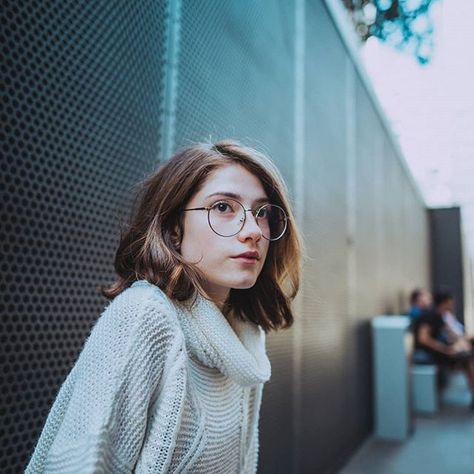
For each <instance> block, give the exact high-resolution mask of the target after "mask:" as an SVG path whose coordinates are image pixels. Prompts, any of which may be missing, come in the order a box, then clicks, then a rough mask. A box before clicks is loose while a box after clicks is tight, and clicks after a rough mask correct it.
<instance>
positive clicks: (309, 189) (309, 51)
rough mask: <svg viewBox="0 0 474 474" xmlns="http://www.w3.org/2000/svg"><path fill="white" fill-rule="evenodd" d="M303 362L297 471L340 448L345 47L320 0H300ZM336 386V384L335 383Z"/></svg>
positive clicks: (315, 466)
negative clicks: (303, 13) (303, 51)
mask: <svg viewBox="0 0 474 474" xmlns="http://www.w3.org/2000/svg"><path fill="white" fill-rule="evenodd" d="M306 9H307V22H306V77H305V85H306V90H305V99H306V110H305V120H306V132H305V135H306V143H305V173H304V174H305V186H304V188H305V212H304V226H303V230H304V234H305V237H306V243H307V253H308V259H307V261H306V263H305V278H304V284H303V304H304V308H303V311H304V313H303V336H302V340H301V343H302V344H303V363H302V364H303V368H302V390H303V393H302V408H301V410H302V413H303V414H304V416H303V417H302V420H301V430H302V432H303V435H302V437H301V440H302V442H301V451H300V453H299V456H300V464H299V467H300V469H299V472H302V473H303V472H308V473H314V472H326V471H328V470H329V469H334V468H335V467H336V466H337V463H339V462H340V459H341V457H344V454H343V453H344V451H345V449H346V447H347V443H348V436H347V432H346V431H345V429H344V428H343V427H344V426H345V423H346V416H347V414H348V408H349V406H350V399H349V395H348V391H347V390H346V378H345V376H346V352H345V348H346V347H347V344H348V336H349V333H348V325H347V311H348V288H347V271H348V266H347V264H348V263H347V262H348V248H347V194H346V192H347V188H346V179H347V168H346V147H347V143H346V131H347V130H346V80H347V77H346V53H345V50H344V48H343V46H342V43H341V41H340V39H339V36H338V34H337V31H336V30H335V28H334V27H333V25H332V23H331V20H330V18H329V15H328V13H327V12H326V10H325V8H324V6H323V5H322V2H307V3H306ZM329 84H330V87H328V85H329ZM343 387H344V388H343Z"/></svg>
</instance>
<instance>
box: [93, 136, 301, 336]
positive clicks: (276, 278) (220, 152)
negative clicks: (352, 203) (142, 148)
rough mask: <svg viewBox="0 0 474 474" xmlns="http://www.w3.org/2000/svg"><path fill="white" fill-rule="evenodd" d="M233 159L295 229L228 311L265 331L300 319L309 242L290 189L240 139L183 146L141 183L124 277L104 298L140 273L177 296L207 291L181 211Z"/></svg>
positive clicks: (121, 267)
mask: <svg viewBox="0 0 474 474" xmlns="http://www.w3.org/2000/svg"><path fill="white" fill-rule="evenodd" d="M229 164H238V165H241V166H243V167H244V168H245V169H246V170H248V171H249V172H251V173H252V174H253V175H255V176H256V177H258V178H259V179H260V181H261V183H262V186H263V188H264V190H265V192H266V193H267V196H268V198H269V199H270V202H271V203H273V204H277V205H279V206H281V207H282V208H283V209H285V211H286V213H287V215H288V227H287V230H286V233H285V235H284V236H283V237H282V238H281V239H279V240H277V241H273V242H271V243H270V246H269V250H268V254H267V257H266V260H265V263H264V266H263V268H262V271H261V273H260V275H259V277H258V279H257V281H256V283H255V285H254V286H253V287H251V288H248V289H244V290H242V289H231V290H230V293H229V297H228V299H227V301H226V304H225V307H224V310H223V311H224V313H225V314H226V315H227V314H228V313H229V312H232V314H233V315H235V316H237V317H238V318H240V319H243V320H245V319H248V320H251V321H253V322H254V323H256V324H260V325H261V327H262V329H263V330H264V331H265V332H268V331H270V330H278V329H280V328H288V327H290V326H291V325H292V324H293V314H292V311H291V307H290V303H291V301H292V300H293V298H294V297H295V296H296V293H297V292H298V288H299V281H300V268H301V252H302V244H301V238H300V236H299V233H298V230H297V227H296V224H295V219H294V216H293V213H292V211H291V208H290V205H289V202H288V196H287V188H286V186H285V184H284V181H283V179H282V178H281V175H280V173H279V172H278V170H277V168H276V167H275V165H274V164H273V163H272V162H271V161H270V160H269V159H268V158H267V157H266V156H265V155H263V154H262V153H259V152H257V151H256V150H254V149H252V148H249V147H247V146H244V145H242V144H241V143H239V142H237V141H234V140H223V141H219V142H216V143H209V144H207V143H197V144H193V145H191V146H188V147H186V148H183V149H181V150H179V151H178V152H177V153H176V154H175V155H174V156H172V157H171V158H170V159H169V160H168V161H166V162H165V163H163V164H162V165H161V166H160V167H159V168H158V169H157V171H156V172H154V173H153V174H151V175H150V176H149V177H147V178H146V179H145V180H144V181H143V182H142V183H141V186H140V187H139V191H138V193H137V195H136V198H135V202H134V205H133V206H132V212H131V215H130V219H129V222H128V224H127V226H126V230H125V231H122V235H121V239H120V244H119V247H118V250H117V253H116V256H115V262H114V266H115V271H116V272H117V275H118V279H117V280H116V281H115V283H113V284H112V285H111V286H109V287H108V288H107V287H106V288H102V294H103V295H104V296H105V297H107V298H108V299H113V298H114V297H115V296H117V295H118V294H120V293H121V292H122V291H124V290H125V289H126V288H128V287H129V286H130V285H131V284H132V283H133V282H134V281H136V280H140V279H145V280H147V281H149V282H150V283H152V284H155V285H156V286H158V287H159V288H161V289H162V290H163V291H164V292H165V294H166V295H167V296H168V297H169V298H171V299H174V300H177V301H182V302H185V301H187V300H189V299H190V298H195V297H196V296H197V293H198V292H199V293H200V294H201V295H202V296H204V297H207V296H206V294H205V292H204V290H203V286H202V284H203V281H204V279H203V275H202V273H201V272H200V271H199V269H198V268H196V266H195V265H194V264H192V263H189V262H186V261H185V260H184V259H183V257H182V255H181V253H180V244H181V238H182V235H183V213H182V212H181V210H182V209H183V208H184V207H185V205H186V203H187V202H188V201H189V200H190V199H191V198H192V196H194V194H195V193H196V192H198V191H199V189H201V187H202V185H203V184H204V182H205V180H206V178H207V176H208V175H209V174H210V173H211V172H212V171H213V170H215V169H217V168H219V167H222V166H225V165H229Z"/></svg>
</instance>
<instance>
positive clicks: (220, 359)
mask: <svg viewBox="0 0 474 474" xmlns="http://www.w3.org/2000/svg"><path fill="white" fill-rule="evenodd" d="M115 269H116V272H117V274H118V280H117V281H116V282H115V283H114V284H113V285H112V286H111V287H110V288H107V289H104V294H105V296H107V297H108V298H110V299H112V302H111V303H110V304H109V305H108V306H107V307H106V308H105V311H104V312H103V313H102V315H101V316H100V318H99V319H98V321H97V323H96V324H95V326H94V327H93V329H92V331H91V334H90V336H89V338H88V339H87V341H86V343H85V345H84V348H83V350H82V352H81V354H80V356H79V358H78V360H77V362H76V363H75V365H74V367H73V369H72V370H71V372H70V374H69V375H68V377H67V378H66V380H65V382H64V383H63V385H62V387H61V389H60V391H59V393H58V395H57V398H56V401H55V402H54V404H53V406H52V408H51V411H50V413H49V416H48V418H47V420H46V424H45V426H44V428H43V432H42V434H41V436H40V438H39V441H38V444H37V446H36V449H35V451H34V453H33V456H32V458H31V460H30V463H29V465H28V467H27V469H26V472H27V473H35V474H37V473H43V472H46V473H61V474H62V473H66V472H67V473H76V472H81V473H82V472H84V473H93V472H94V473H95V472H106V473H113V474H119V473H130V472H137V473H150V474H151V473H155V474H156V473H164V472H173V473H178V472H180V473H182V472H193V473H206V474H211V473H219V474H222V473H254V472H255V471H256V469H257V455H258V422H259V410H260V404H261V398H262V389H263V384H264V383H265V382H266V381H267V380H269V378H270V363H269V360H268V358H267V355H266V352H265V334H266V333H267V332H268V331H270V330H277V329H280V328H285V327H289V326H291V324H292V323H293V315H292V312H291V309H290V302H291V300H292V299H293V298H294V296H295V295H296V292H297V290H298V285H299V271H300V239H299V236H298V231H297V229H296V226H295V222H294V218H293V214H292V212H291V209H290V206H289V203H288V198H287V193H286V188H285V185H284V183H283V181H282V179H281V177H280V175H279V173H278V171H277V170H276V168H275V167H274V165H273V164H272V163H271V162H270V161H269V160H268V158H266V157H265V156H263V155H262V154H260V153H258V152H256V151H255V150H253V149H251V148H248V147H244V146H243V145H241V144H240V143H238V142H235V141H230V140H226V141H221V142H218V143H215V144H197V145H193V146H190V147H188V148H186V149H183V150H181V151H179V152H178V153H177V154H176V155H174V156H173V157H172V158H171V159H170V160H169V161H167V162H166V163H164V164H163V165H162V166H161V167H160V168H159V169H158V171H157V172H156V173H155V174H153V175H152V176H150V177H149V178H148V179H147V180H146V181H145V182H144V183H143V184H142V187H141V191H140V192H139V194H138V199H137V201H136V205H135V206H134V210H133V212H132V214H131V221H130V223H129V226H128V229H127V230H126V232H125V233H124V234H123V236H122V239H121V242H120V246H119V248H118V251H117V255H116V259H115Z"/></svg>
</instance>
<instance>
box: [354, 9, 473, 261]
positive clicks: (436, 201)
mask: <svg viewBox="0 0 474 474" xmlns="http://www.w3.org/2000/svg"><path fill="white" fill-rule="evenodd" d="M472 5H473V0H438V1H437V2H436V3H435V4H434V5H433V7H432V9H431V16H432V18H433V23H434V51H433V56H432V60H431V61H430V63H429V64H428V65H426V66H422V65H420V64H418V63H417V61H416V59H415V58H414V56H412V55H410V53H408V52H405V53H404V52H399V51H397V50H395V49H394V48H392V47H391V46H389V45H386V44H383V43H381V42H380V41H378V40H377V39H374V38H371V40H369V41H368V42H367V43H366V45H365V46H363V47H362V49H361V58H362V62H363V64H364V66H365V69H366V71H367V73H368V75H369V77H370V78H371V80H372V82H373V88H374V90H375V93H376V95H377V96H378V99H379V102H380V103H381V105H382V107H383V108H384V110H385V112H386V114H387V117H388V120H389V122H390V123H391V125H392V129H393V131H394V135H395V136H396V137H397V138H398V140H399V143H400V146H401V148H402V151H403V153H404V156H405V159H406V161H407V164H408V167H409V169H410V170H411V172H412V174H413V176H414V178H415V181H416V182H417V183H418V186H419V188H420V190H421V193H422V195H423V197H424V199H425V202H426V205H427V207H430V208H436V207H450V206H456V205H459V206H461V212H462V219H463V224H464V232H465V235H466V244H467V248H468V250H469V252H470V254H471V257H474V23H473V21H472V14H473V10H472Z"/></svg>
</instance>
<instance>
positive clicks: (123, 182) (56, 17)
mask: <svg viewBox="0 0 474 474" xmlns="http://www.w3.org/2000/svg"><path fill="white" fill-rule="evenodd" d="M164 17H165V9H164V5H163V4H162V3H160V2H156V1H140V2H119V3H117V2H108V1H96V2H81V1H62V2H43V1H12V2H7V1H5V2H2V18H1V25H2V27H1V28H2V32H1V47H2V54H3V57H4V60H3V61H2V65H1V68H2V69H1V75H2V77H1V79H2V80H1V81H0V83H1V84H2V101H3V107H2V115H1V123H2V127H3V132H2V178H1V180H2V182H1V186H0V188H1V202H2V211H1V217H0V219H1V222H2V226H1V229H2V230H1V246H2V248H1V255H2V256H3V259H2V268H1V296H0V298H1V300H0V305H1V322H0V325H1V335H2V339H1V344H0V347H1V352H2V362H4V363H2V373H1V375H2V387H1V394H2V398H3V400H2V403H1V407H2V414H1V417H2V420H1V423H0V427H1V441H0V465H1V468H0V470H1V471H2V472H4V473H18V472H21V470H22V467H23V466H24V464H25V462H26V460H27V458H28V456H29V454H30V451H31V449H32V447H33V444H34V442H35V440H36V438H37V436H38V435H39V431H40V429H41V427H42V426H43V424H44V421H45V417H46V415H47V413H48V410H49V407H50V405H51V403H52V401H53V399H54V397H55V395H56V393H57V390H58V386H59V384H60V383H61V382H62V380H63V379H64V378H65V376H66V374H67V372H68V371H69V369H70V367H71V364H72V363H73V361H74V360H75V358H76V356H77V354H78V351H79V350H80V348H81V346H82V344H83V340H84V338H85V336H86V335H87V333H88V331H89V328H90V325H91V323H92V321H93V320H95V318H96V317H97V316H98V315H99V314H100V312H101V311H102V309H103V306H104V301H105V300H104V299H103V298H102V297H100V296H99V293H98V291H97V288H98V286H99V285H102V284H104V282H108V281H110V279H111V278H112V277H113V266H112V264H113V257H114V252H115V249H116V246H117V243H118V221H119V219H120V218H121V216H122V215H123V214H124V212H125V211H126V208H127V203H128V202H129V196H130V193H131V188H132V185H133V184H134V183H135V182H136V181H137V180H138V179H140V178H142V177H143V175H145V174H146V173H147V172H148V171H149V170H150V169H151V167H152V166H153V165H154V164H155V163H156V161H157V158H158V153H159V142H160V136H159V130H160V127H159V124H160V100H161V89H162V87H161V80H160V78H161V76H162V72H161V71H162V67H163V63H162V58H163V45H164V39H163V35H164V28H163V25H164Z"/></svg>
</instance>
